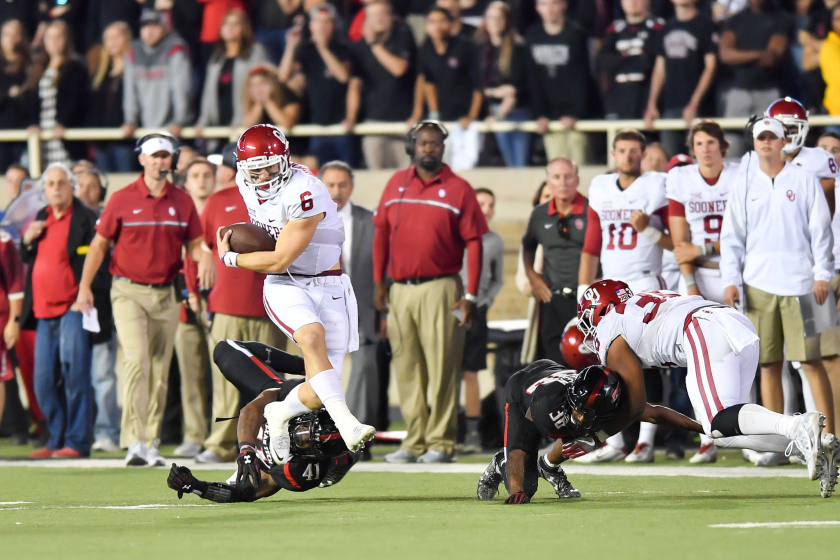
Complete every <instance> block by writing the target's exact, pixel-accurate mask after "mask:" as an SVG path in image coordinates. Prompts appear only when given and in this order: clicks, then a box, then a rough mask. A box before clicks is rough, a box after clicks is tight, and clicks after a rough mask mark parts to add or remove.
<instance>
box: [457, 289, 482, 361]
mask: <svg viewBox="0 0 840 560" xmlns="http://www.w3.org/2000/svg"><path fill="white" fill-rule="evenodd" d="M486 368H487V306H486V305H482V306H480V307H476V308H475V316H474V317H473V322H472V325H471V326H470V328H469V329H467V334H466V337H465V339H464V360H463V363H462V366H461V371H481V370H483V369H486Z"/></svg>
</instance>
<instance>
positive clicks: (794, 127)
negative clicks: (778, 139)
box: [764, 97, 810, 154]
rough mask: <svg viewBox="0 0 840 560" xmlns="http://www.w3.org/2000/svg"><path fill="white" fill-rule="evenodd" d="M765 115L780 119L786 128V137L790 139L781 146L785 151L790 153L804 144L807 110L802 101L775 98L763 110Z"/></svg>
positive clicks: (790, 98)
mask: <svg viewBox="0 0 840 560" xmlns="http://www.w3.org/2000/svg"><path fill="white" fill-rule="evenodd" d="M764 116H765V117H773V118H774V119H777V120H780V121H782V124H784V125H785V129H786V130H787V137H788V139H789V140H790V142H788V143H787V144H785V146H784V147H783V148H782V151H783V152H785V153H788V154H789V153H792V152H795V151H796V150H798V149H799V148H801V147H802V146H804V145H805V137H806V136H808V130H809V129H810V126H809V125H808V111H806V110H805V107H803V106H802V103H800V102H799V101H797V100H796V99H794V98H792V97H784V98H782V99H777V100H776V101H774V102H773V103H771V104H770V106H769V107H767V110H766V111H764Z"/></svg>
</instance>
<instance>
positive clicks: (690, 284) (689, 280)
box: [682, 272, 697, 290]
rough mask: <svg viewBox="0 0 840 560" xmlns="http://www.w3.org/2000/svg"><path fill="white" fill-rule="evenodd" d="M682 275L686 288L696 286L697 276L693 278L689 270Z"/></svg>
mask: <svg viewBox="0 0 840 560" xmlns="http://www.w3.org/2000/svg"><path fill="white" fill-rule="evenodd" d="M682 277H683V280H685V287H686V289H687V290H690V289H691V288H696V287H697V278H695V276H694V273H693V272H689V273H688V274H683V275H682Z"/></svg>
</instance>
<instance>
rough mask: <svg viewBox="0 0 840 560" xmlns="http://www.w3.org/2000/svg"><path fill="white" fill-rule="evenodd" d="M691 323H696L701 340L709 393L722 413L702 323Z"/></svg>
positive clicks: (694, 321) (695, 320) (698, 336)
mask: <svg viewBox="0 0 840 560" xmlns="http://www.w3.org/2000/svg"><path fill="white" fill-rule="evenodd" d="M691 322H692V323H694V328H695V329H696V330H697V338H698V339H699V340H700V352H702V354H703V360H704V362H705V364H706V380H707V381H708V382H709V391H711V393H712V400H714V403H715V406H716V407H717V411H718V412H720V411H721V410H723V405H722V404H721V403H720V399H719V398H718V394H717V388H716V387H715V378H714V377H712V364H711V363H710V362H709V349H708V347H707V346H706V338H705V337H704V336H703V331H702V330H700V323H698V322H697V319H692V320H691ZM709 420H711V418H709Z"/></svg>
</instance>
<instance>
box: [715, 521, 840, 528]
mask: <svg viewBox="0 0 840 560" xmlns="http://www.w3.org/2000/svg"><path fill="white" fill-rule="evenodd" d="M838 525H840V521H776V522H771V523H721V524H718V525H709V527H710V528H712V529H784V528H786V527H837V526H838Z"/></svg>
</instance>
